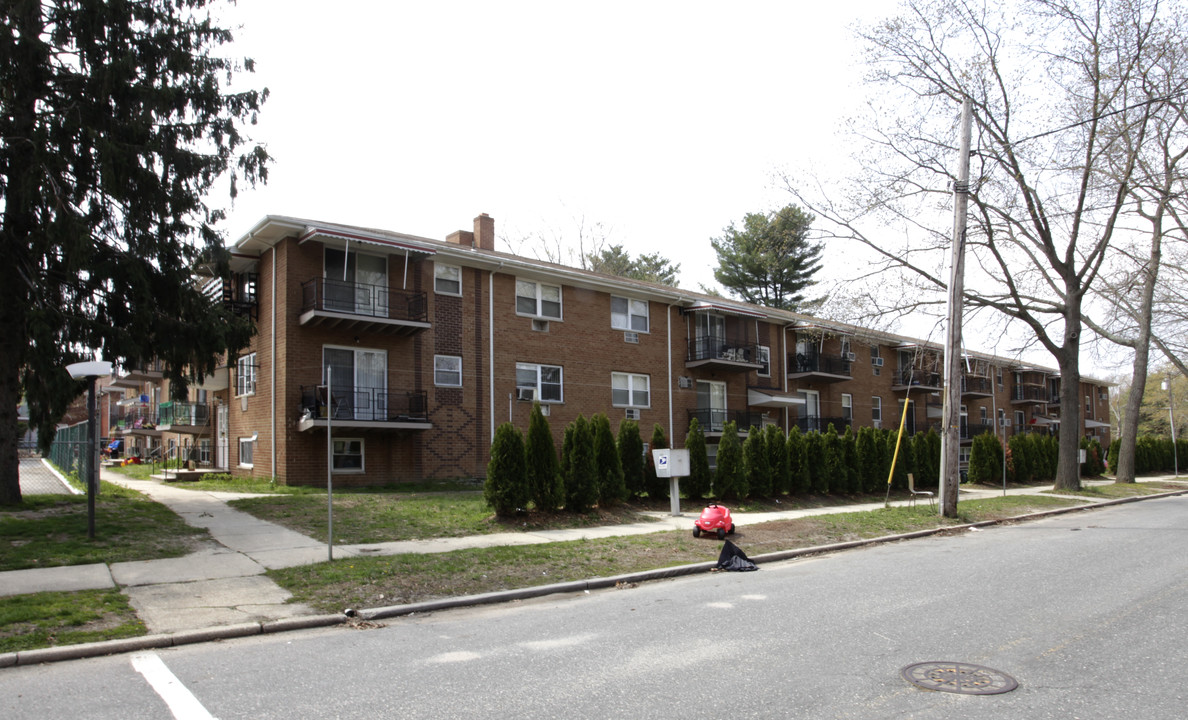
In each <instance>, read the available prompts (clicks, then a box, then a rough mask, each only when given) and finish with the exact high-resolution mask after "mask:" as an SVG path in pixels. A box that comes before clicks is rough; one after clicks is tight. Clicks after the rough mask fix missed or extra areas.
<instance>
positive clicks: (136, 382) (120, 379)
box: [111, 360, 165, 390]
mask: <svg viewBox="0 0 1188 720" xmlns="http://www.w3.org/2000/svg"><path fill="white" fill-rule="evenodd" d="M164 377H165V363H163V362H161V361H160V360H154V361H152V362H150V363H146V364H144V365H141V366H139V367H134V368H129V369H127V370H126V371H125V372H124V374H123V375H120V376H117V377H115V378H113V379H112V381H111V385H112V387H118V388H130V389H132V390H136V389H139V388H140V386H141V385H143V384H144V383H146V382H158V383H159V382H161V380H162V379H163V378H164Z"/></svg>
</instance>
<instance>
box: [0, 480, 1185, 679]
mask: <svg viewBox="0 0 1188 720" xmlns="http://www.w3.org/2000/svg"><path fill="white" fill-rule="evenodd" d="M1179 495H1188V489H1184V490H1173V491H1170V492H1166V493H1157V494H1154V495H1136V496H1133V497H1127V498H1118V499H1115V500H1103V501H1101V502H1090V503H1086V504H1084V505H1073V506H1071V507H1066V508H1056V509H1053V510H1044V511H1041V512H1037V513H1029V514H1027V515H1016V516H1014V517H1010V518H1003V519H1001V520H984V521H982V522H976V523H967V524H964V525H952V526H949V527H937V528H931V529H929V530H916V531H913V532H909V533H901V534H898V535H882V536H880V537H874V538H866V539H864V540H851V541H848V542H842V543H832V544H829V545H814V546H812V547H807V548H798V549H796V550H779V551H776V552H770V553H764V554H762V555H756V556H753V557H751V558H750V559H751V561H752V562H754V563H756V564H762V563H771V562H780V561H782V560H792V559H796V558H800V557H807V556H810V555H824V554H828V553H835V552H841V551H843V550H853V549H855V548H860V547H865V546H868V545H877V544H882V543H890V542H899V541H902V540H914V539H917V538H923V537H931V536H934V535H955V534H957V533H960V532H964V531H967V530H970V529H971V528H983V527H992V526H995V525H1008V524H1013V523H1017V522H1026V521H1029V520H1040V519H1043V518H1046V517H1052V516H1055V515H1065V514H1068V513H1075V512H1085V511H1087V510H1095V509H1098V508H1102V507H1109V506H1112V505H1125V504H1127V503H1133V502H1140V501H1143V500H1158V499H1160V498H1167V497H1176V496H1179ZM717 566H718V565H717V563H716V562H701V563H694V564H691V565H677V566H674V567H668V568H659V569H656V570H641V571H639V572H634V573H625V574H623V575H613V576H610V577H603V578H590V579H588V580H573V581H569V582H562V583H552V584H550V585H538V586H536V587H529V588H518V589H514V590H499V591H496V592H489V593H483V594H480V595H461V596H458V597H452V598H441V599H439V600H426V601H424V602H418V603H408V604H405V605H389V606H386V607H378V608H366V609H361V610H353V609H350V608H348V609H347V610H345V611H343V612H342V613H337V614H333V615H304V616H300V617H293V618H283V619H280V620H266V621H261V622H254V623H240V624H238V625H223V626H219V627H212V628H206V629H200V630H187V631H185V632H180V633H174V634H157V635H144V636H141V637H135V638H124V639H121V640H104V641H102V642H94V643H83V644H80V645H63V646H60V647H50V648H38V649H36V650H22V651H19V652H10V653H0V668H6V667H14V666H18V665H19V666H25V665H37V664H40V663H49V662H59V661H62V660H81V659H83V658H92V657H101V656H104V655H115V654H119V653H126V652H134V651H139V650H152V649H158V648H168V647H178V646H181V645H191V644H194V643H200V642H210V641H213V640H229V639H232V638H241V637H250V636H252V635H266V634H270V633H278V632H288V631H291V630H310V629H315V628H322V627H331V626H334V625H343V624H347V623H349V622H351V620H352V619H354V618H358V619H362V620H382V619H385V618H393V617H402V616H408V615H414V614H418V613H431V612H438V611H441V610H450V609H454V608H460V607H476V606H479V605H493V604H497V603H505V602H513V601H516V600H528V599H531V598H537V597H544V596H547V595H559V594H562V593H584V592H588V591H590V590H600V589H604V588H613V587H617V586H619V585H627V584H631V583H640V582H648V581H652V580H665V579H669V578H675V577H682V576H686V575H696V574H700V573H707V572H711V571H713V570H715V569H716V568H717Z"/></svg>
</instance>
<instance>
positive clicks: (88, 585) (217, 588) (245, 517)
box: [0, 461, 1170, 633]
mask: <svg viewBox="0 0 1188 720" xmlns="http://www.w3.org/2000/svg"><path fill="white" fill-rule="evenodd" d="M37 465H38V467H34V465H33V464H30V465H29V466H28V474H29V476H30V479H31V483H36V484H30V485H29V486H28V487H29V489H28V490H26V489H25V488H26V472H27V471H26V467H27V466H26V465H25V464H24V462H23V461H22V465H21V487H22V491H23V492H29V493H35V492H39V490H36V489H33V488H41V487H51V486H50V485H49V484H48V483H49V480H48V479H47V478H46V477H44V476H43V475H42V470H41V469H39V468H43V467H44V466H41V465H40V461H38V462H37ZM46 472H48V473H49V474H50V475H52V474H53V473H52V469H49V470H46ZM101 473H102V478H103V480H105V481H108V482H112V483H116V484H119V485H123V486H125V487H128V488H131V489H134V490H137V491H139V492H142V493H144V494H145V495H147V496H148V497H150V498H152V499H153V500H154V501H156V502H159V503H161V504H163V505H165V506H166V507H168V508H170V509H171V510H173V511H174V512H176V513H177V514H178V515H180V516H181V517H182V518H183V519H184V520H185V521H186V522H187V523H189V524H191V525H194V526H196V527H202V528H206V529H207V530H208V531H209V532H210V534H211V537H212V538H213V539H214V540H215V541H216V543H217V545H213V546H211V547H209V548H207V549H204V550H201V551H199V552H196V553H192V554H190V555H187V556H185V557H181V558H166V559H160V560H144V561H137V562H120V563H111V564H110V565H105V564H94V565H81V566H70V567H57V568H41V569H34V570H15V571H9V572H0V595H20V594H26V593H34V592H42V591H62V590H67V591H69V590H85V589H104V588H119V589H120V590H121V591H122V592H124V593H125V594H126V595H127V596H128V598H129V602H130V604H131V605H132V607H133V608H135V609H136V612H137V613H138V614H139V615H140V617H141V619H142V620H144V623H145V626H146V627H147V628H148V630H149V632H151V633H175V632H181V631H187V630H199V629H204V628H212V627H218V626H224V625H236V624H240V623H248V622H265V621H269V620H278V619H283V618H293V617H298V616H303V615H312V614H314V610H313V609H311V608H309V607H308V606H305V605H301V604H296V603H287V602H286V601H287V600H288V599H289V598H290V597H291V595H290V593H288V591H286V590H284V589H283V588H281V587H280V586H278V585H277V584H276V583H274V582H272V581H271V580H269V579H268V578H266V577H264V576H263V573H264V572H265V570H267V569H276V568H286V567H293V566H297V565H308V564H312V563H317V562H322V561H325V560H326V559H327V557H328V551H327V547H326V544H325V543H323V542H320V541H317V540H314V539H313V538H309V537H306V536H305V535H302V534H300V533H297V532H294V531H292V530H289V529H288V528H285V527H282V526H280V525H277V524H275V523H271V522H267V521H265V520H260V519H258V518H255V517H253V516H251V515H249V514H247V513H244V512H241V511H239V510H236V509H234V508H232V507H230V506H229V505H227V501H228V500H230V499H234V498H239V497H254V496H253V495H249V494H241V493H223V492H206V491H195V490H186V489H182V488H179V487H173V486H168V485H162V484H160V483H158V482H156V481H148V480H130V479H128V478H125V477H124V476H123V475H119V474H117V473H113V472H105V471H101ZM1169 479H1170V478H1169ZM43 483H46V484H45V485H43ZM64 484H65V483H64V482H63V483H60V485H64ZM1046 489H1050V488H1042V487H1041V488H1021V489H1017V490H1010V491H1008V492H1009V494H1015V495H1017V494H1037V493H1040V492H1042V491H1044V490H1046ZM59 491H60V490H59ZM1000 494H1001V492H997V491H987V490H977V491H971V492H966V491H962V496H963V497H966V498H967V499H975V498H981V497H993V496H996V495H1000ZM905 502H906V501H898V502H895V503H893V504H894V505H902V504H905ZM1086 502H1091V501H1089V500H1086ZM686 505H689V503H686ZM881 507H883V503H868V504H862V505H848V506H834V507H822V508H812V509H802V510H789V511H785V512H764V513H736V514H735V522H736V524H738V525H740V526H744V525H753V524H756V523H762V522H769V521H772V520H780V519H789V518H797V517H806V516H810V515H822V514H828V513H840V512H854V511H865V510H875V509H878V508H881ZM693 510H694V508H687V509H686V512H685V514H684V515H682V516H678V517H673V516H672V515H670V514H669V513H659V512H657V513H649V514H650V515H652V516H653V517H655V518H656V521H655V522H646V523H635V524H630V525H613V526H605V527H593V528H578V529H565V530H546V531H537V532H525V533H497V534H492V535H477V536H471V537H461V538H434V539H428V540H408V541H401V542H390V543H368V544H362V545H341V546H335V548H334V557H335V558H336V559H339V558H348V557H356V556H364V555H396V554H403V553H438V552H450V551H452V550H461V549H466V548H478V547H494V546H501V545H531V544H539V543H550V542H561V541H566V540H579V539H595V538H604V537H615V536H623V535H641V534H647V533H655V532H662V531H666V530H672V529H679V530H691V529H692V522H693V519H694V517H695V514H694V512H693Z"/></svg>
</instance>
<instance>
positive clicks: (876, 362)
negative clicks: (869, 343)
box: [870, 357, 883, 367]
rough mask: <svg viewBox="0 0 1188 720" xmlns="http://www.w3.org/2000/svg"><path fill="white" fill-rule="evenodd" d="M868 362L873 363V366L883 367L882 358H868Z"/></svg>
mask: <svg viewBox="0 0 1188 720" xmlns="http://www.w3.org/2000/svg"><path fill="white" fill-rule="evenodd" d="M870 364H871V365H874V366H875V367H883V358H881V357H873V358H871V359H870Z"/></svg>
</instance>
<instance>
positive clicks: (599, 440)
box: [591, 413, 627, 508]
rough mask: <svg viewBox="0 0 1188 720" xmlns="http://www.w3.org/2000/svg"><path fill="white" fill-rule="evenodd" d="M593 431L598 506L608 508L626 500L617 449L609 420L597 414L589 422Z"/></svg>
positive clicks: (625, 486) (625, 490) (601, 414)
mask: <svg viewBox="0 0 1188 720" xmlns="http://www.w3.org/2000/svg"><path fill="white" fill-rule="evenodd" d="M591 425H592V426H593V430H594V466H595V468H596V472H597V474H598V505H599V507H602V508H608V507H611V506H612V505H616V504H618V503H621V502H623V501H624V500H626V499H627V485H626V484H625V483H624V482H623V466H622V464H621V463H620V462H619V448H618V447H616V446H615V436H614V434H613V433H611V428H610V419H609V418H607V416H606V415H605V414H603V413H598V414H597V415H595V416H594V417H593V419H592V420H591Z"/></svg>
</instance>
